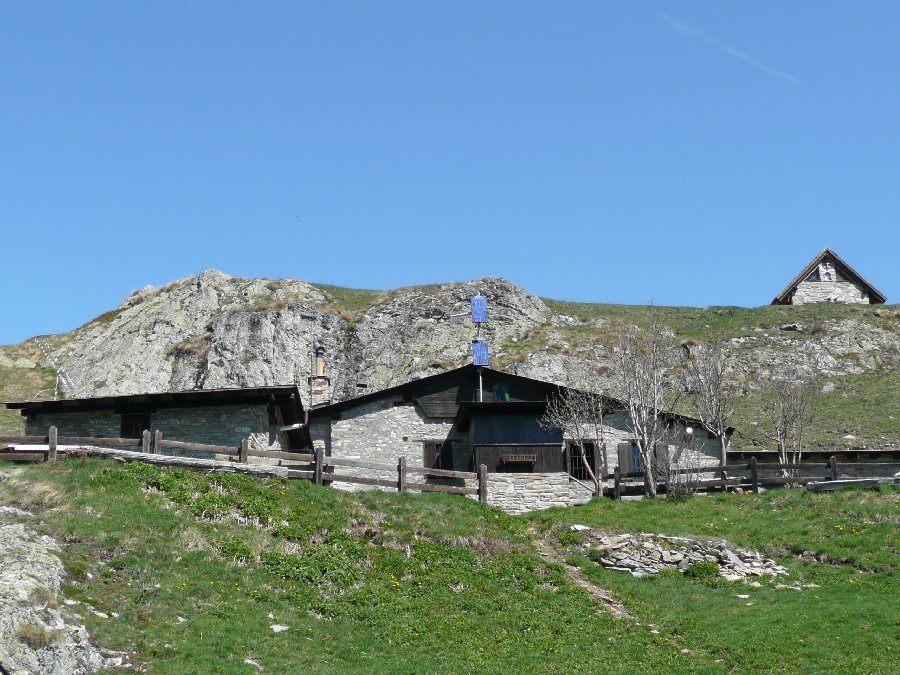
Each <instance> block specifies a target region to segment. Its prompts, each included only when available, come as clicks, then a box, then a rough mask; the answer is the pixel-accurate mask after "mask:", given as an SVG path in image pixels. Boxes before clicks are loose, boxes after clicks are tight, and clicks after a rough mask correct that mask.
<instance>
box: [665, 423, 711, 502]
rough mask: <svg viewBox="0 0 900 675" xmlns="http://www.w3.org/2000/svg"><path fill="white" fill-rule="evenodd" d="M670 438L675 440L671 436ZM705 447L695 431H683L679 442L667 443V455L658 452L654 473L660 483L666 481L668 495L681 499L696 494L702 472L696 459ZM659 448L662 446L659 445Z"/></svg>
mask: <svg viewBox="0 0 900 675" xmlns="http://www.w3.org/2000/svg"><path fill="white" fill-rule="evenodd" d="M669 440H674V437H671V438H670V439H669ZM702 447H703V441H702V440H700V439H699V438H698V437H697V434H694V433H687V432H684V433H683V438H682V439H680V441H679V443H678V444H665V456H664V457H660V455H661V454H662V453H659V452H657V455H656V464H655V465H654V467H653V473H654V475H655V476H656V480H657V481H658V482H659V483H665V485H666V496H667V497H670V498H672V499H680V498H682V497H688V496H690V495H692V494H694V493H695V492H696V491H697V490H698V488H699V487H700V472H699V471H698V468H699V467H698V466H697V464H696V460H695V459H690V460H689V461H685V457H688V458H696V457H697V456H698V453H699V451H700V450H701V449H702ZM657 448H658V449H659V448H660V446H657Z"/></svg>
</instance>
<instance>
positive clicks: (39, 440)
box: [0, 427, 487, 503]
mask: <svg viewBox="0 0 900 675" xmlns="http://www.w3.org/2000/svg"><path fill="white" fill-rule="evenodd" d="M123 447H125V448H132V447H133V448H136V449H139V450H121V449H116V448H123ZM165 449H169V450H172V451H181V452H203V453H212V454H215V455H226V456H228V458H229V459H228V460H227V461H221V460H216V459H205V458H197V457H184V456H182V457H179V456H175V455H169V454H164V453H163V450H165ZM76 451H77V452H85V453H86V454H88V455H98V456H109V457H116V458H117V459H124V460H127V461H141V462H146V463H150V464H158V465H164V466H178V467H181V468H186V469H193V470H204V471H230V472H239V473H249V474H254V475H272V476H279V477H284V478H289V479H302V480H310V481H313V482H314V483H316V484H317V485H331V484H332V483H349V484H352V485H368V486H376V487H387V488H394V489H396V490H398V491H399V492H408V491H418V492H446V493H449V494H458V495H476V496H477V497H478V499H479V501H481V502H484V503H486V502H487V468H486V467H485V466H480V467H479V468H478V471H477V472H471V471H450V470H448V469H431V468H428V467H407V466H406V458H405V457H398V458H397V462H396V463H387V462H374V461H368V460H362V459H349V458H342V457H325V456H324V454H323V453H321V452H317V453H303V452H290V451H285V450H258V449H255V448H253V449H251V448H250V443H249V441H248V440H246V439H244V440H243V441H241V444H240V446H237V447H234V446H225V445H211V444H208V443H189V442H186V441H177V440H171V439H168V438H164V437H163V434H162V432H161V431H159V430H156V431H154V432H153V433H152V434H151V433H150V431H149V430H145V431H144V432H143V434H142V436H141V438H93V437H86V436H77V437H76V436H71V437H69V436H58V435H57V429H56V427H50V428H49V429H48V431H47V435H46V436H0V459H3V460H9V461H30V462H43V461H51V462H52V461H55V460H56V459H57V458H59V457H61V456H65V455H67V454H70V453H72V452H76ZM250 457H256V458H263V459H277V460H282V461H285V460H286V461H289V462H292V463H291V464H288V465H281V466H277V467H276V466H267V465H260V464H251V463H250V462H249V458H250ZM340 468H349V469H363V470H366V471H373V472H375V471H377V472H381V473H390V474H391V476H390V477H384V476H378V477H375V476H357V475H353V474H350V473H335V469H340ZM276 469H277V471H276ZM408 474H414V475H415V476H416V477H417V478H418V477H424V478H425V479H426V480H427V479H428V478H436V479H454V480H457V481H459V480H462V481H463V484H462V485H460V484H451V485H445V484H442V483H423V482H409V481H408V480H407V475H408ZM466 480H473V481H477V487H467V486H466V485H465V481H466Z"/></svg>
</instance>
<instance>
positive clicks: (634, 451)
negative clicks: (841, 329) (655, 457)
mask: <svg viewBox="0 0 900 675" xmlns="http://www.w3.org/2000/svg"><path fill="white" fill-rule="evenodd" d="M630 459H631V466H630V467H629V468H628V470H629V471H634V472H637V471H643V470H644V462H643V461H642V460H641V450H640V448H638V444H637V443H632V444H631V457H630Z"/></svg>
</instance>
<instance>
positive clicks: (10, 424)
mask: <svg viewBox="0 0 900 675" xmlns="http://www.w3.org/2000/svg"><path fill="white" fill-rule="evenodd" d="M0 353H2V354H3V355H4V356H7V357H8V358H10V359H13V360H15V359H18V358H26V359H29V360H30V361H31V362H32V363H40V362H41V360H42V359H43V358H44V355H43V352H41V350H40V348H39V347H38V346H37V344H36V343H35V342H33V341H27V342H22V343H20V344H18V345H13V346H9V347H3V348H0ZM55 381H56V371H55V370H53V369H52V368H45V367H43V366H37V367H36V368H16V367H8V366H2V365H0V401H23V400H26V399H30V398H33V397H34V396H35V394H37V393H38V392H41V391H43V392H44V395H43V398H52V397H53V385H54V383H55ZM23 433H25V418H24V417H22V415H20V414H19V411H18V410H8V409H7V408H6V406H3V405H0V435H5V436H13V435H16V434H23Z"/></svg>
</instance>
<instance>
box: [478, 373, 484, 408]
mask: <svg viewBox="0 0 900 675" xmlns="http://www.w3.org/2000/svg"><path fill="white" fill-rule="evenodd" d="M478 402H479V403H483V402H484V384H483V383H482V380H481V368H479V369H478Z"/></svg>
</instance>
